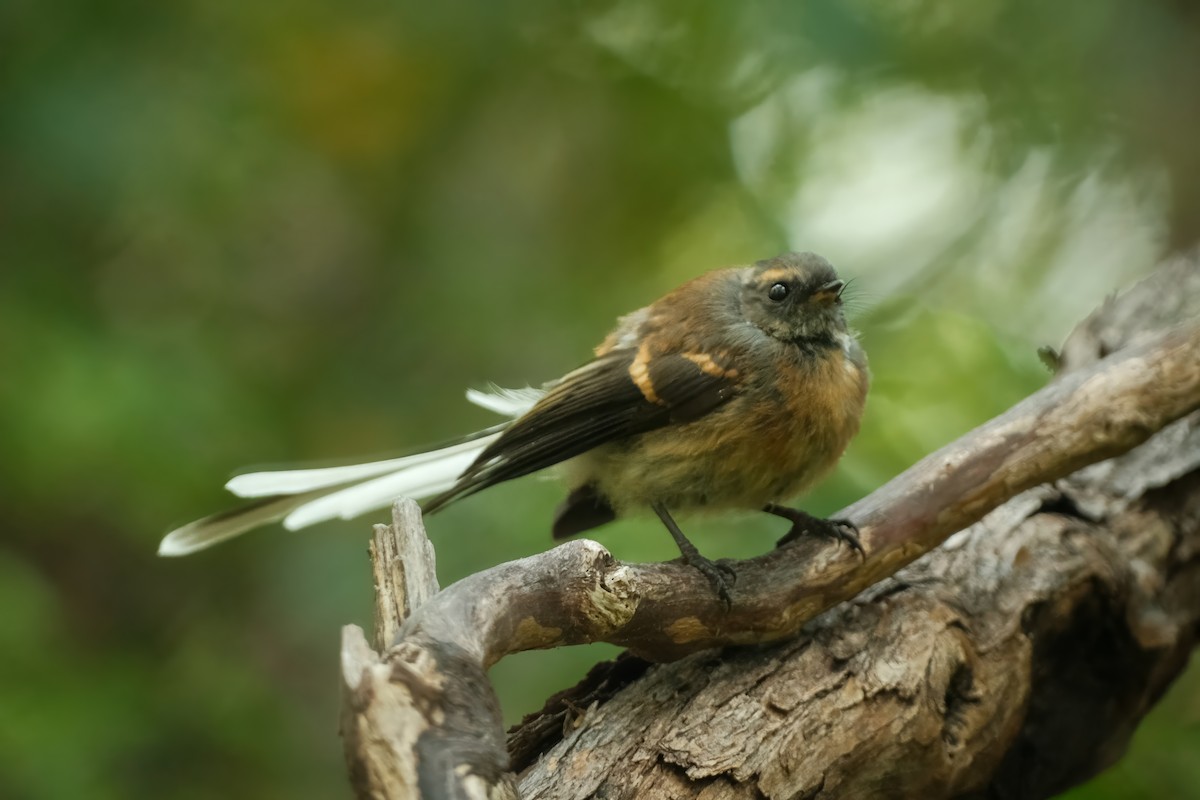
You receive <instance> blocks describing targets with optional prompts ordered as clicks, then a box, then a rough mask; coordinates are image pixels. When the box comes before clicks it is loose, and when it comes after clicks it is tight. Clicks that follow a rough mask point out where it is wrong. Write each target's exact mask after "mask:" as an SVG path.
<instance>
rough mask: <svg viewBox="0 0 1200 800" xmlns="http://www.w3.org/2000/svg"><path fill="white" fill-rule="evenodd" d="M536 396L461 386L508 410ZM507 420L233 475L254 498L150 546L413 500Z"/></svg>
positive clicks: (182, 551) (469, 458)
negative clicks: (344, 457) (318, 463)
mask: <svg viewBox="0 0 1200 800" xmlns="http://www.w3.org/2000/svg"><path fill="white" fill-rule="evenodd" d="M539 396H540V392H539V391H538V390H536V389H524V390H510V389H496V388H493V391H492V392H491V393H484V392H477V391H474V390H471V391H468V393H467V399H468V400H470V401H471V402H472V403H475V404H476V405H479V406H482V407H483V408H487V409H488V410H491V411H495V412H497V413H501V414H507V415H510V416H514V417H515V416H519V415H520V414H522V413H524V412H525V411H526V410H527V409H528V408H529V407H530V406H531V405H532V404H533V403H534V402H536V400H537V398H538V397H539ZM509 424H510V423H509V422H503V423H501V424H499V425H494V426H492V427H491V428H487V429H485V430H482V431H479V432H477V433H474V434H471V435H470V436H467V437H465V438H464V439H461V440H459V441H457V442H454V443H452V444H448V445H446V446H443V447H440V448H437V449H434V450H429V451H427V452H422V453H415V454H413V455H409V456H403V457H401V458H390V459H386V460H383V461H373V462H370V463H366V464H352V465H349V466H344V467H321V468H316V469H290V470H279V471H274V472H270V471H268V472H252V473H247V474H245V475H238V476H236V477H234V478H233V479H231V480H230V481H229V482H228V483H226V484H225V488H226V489H228V490H229V491H230V492H232V493H233V494H235V495H238V496H239V497H247V498H255V501H254V502H252V503H249V504H246V505H243V506H241V507H239V508H234V509H231V510H228V511H223V512H221V513H218V514H213V515H211V516H207V517H204V518H203V519H199V520H196V521H195V522H190V523H188V524H187V525H184V526H182V527H179V528H176V529H175V530H173V531H171V532H170V533H168V534H167V535H166V536H165V537H163V540H162V542H161V544H159V547H158V554H159V555H160V556H182V555H187V554H189V553H194V552H196V551H197V550H203V549H204V548H206V547H211V546H212V545H214V544H217V543H218V542H222V541H225V540H226V539H231V538H233V537H234V536H238V535H240V534H243V533H246V532H247V531H251V530H254V529H255V528H260V527H263V526H265V525H270V524H272V523H275V522H279V521H280V520H282V521H283V525H284V527H285V528H287V529H288V530H299V529H300V528H305V527H308V526H309V525H315V524H317V523H318V522H324V521H325V520H329V519H335V518H341V519H351V518H352V517H356V516H359V515H360V514H365V513H367V512H369V511H374V510H376V509H379V508H384V507H386V506H388V505H389V504H391V503H392V502H393V501H394V500H395V499H396V498H399V497H411V498H413V499H416V500H420V499H422V498H425V497H430V496H432V495H436V494H439V493H442V492H446V491H448V490H449V489H450V488H452V487H453V486H454V485H455V483H456V481H457V480H458V477H459V476H460V475H461V474H462V473H463V471H464V470H466V468H467V467H468V466H470V464H471V463H472V462H473V461H474V460H475V458H476V457H477V456H478V455H479V454H480V453H481V452H483V450H484V449H485V448H487V446H488V445H490V444H491V443H492V442H493V441H495V440H496V439H497V438H498V437H499V436H500V433H501V432H502V431H503V430H504V429H505V428H507V427H508V426H509Z"/></svg>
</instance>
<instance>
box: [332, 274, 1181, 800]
mask: <svg viewBox="0 0 1200 800" xmlns="http://www.w3.org/2000/svg"><path fill="white" fill-rule="evenodd" d="M1197 320H1200V266H1198V262H1197V260H1196V259H1195V258H1185V259H1178V260H1176V261H1174V262H1171V263H1169V264H1167V265H1165V266H1164V267H1163V268H1162V269H1161V270H1160V272H1159V273H1158V274H1156V275H1155V276H1154V277H1153V278H1152V279H1150V280H1148V281H1147V282H1144V283H1143V284H1140V285H1139V286H1138V287H1135V288H1134V289H1133V290H1131V291H1130V292H1128V293H1126V294H1125V295H1124V296H1122V297H1121V298H1120V299H1119V300H1114V301H1110V302H1109V303H1108V304H1106V305H1105V306H1104V307H1103V308H1102V309H1100V310H1098V311H1097V312H1096V313H1095V314H1093V315H1092V317H1090V318H1089V319H1088V320H1087V321H1085V322H1084V323H1083V324H1082V325H1081V326H1080V327H1079V328H1078V329H1077V330H1076V332H1075V333H1074V334H1072V337H1071V338H1070V339H1069V340H1068V342H1067V344H1066V345H1065V346H1064V348H1063V352H1062V355H1061V358H1060V359H1059V362H1060V366H1061V371H1060V374H1059V375H1058V376H1057V377H1056V378H1055V380H1054V381H1053V382H1052V383H1051V384H1050V385H1049V386H1048V387H1046V388H1045V389H1043V390H1041V391H1040V392H1038V393H1036V394H1035V395H1033V396H1031V397H1030V398H1028V399H1027V400H1026V401H1024V402H1022V403H1021V404H1019V405H1018V406H1016V407H1014V408H1013V409H1012V410H1010V411H1009V412H1007V413H1006V414H1004V415H1002V416H1001V417H999V418H997V419H996V420H993V421H992V422H990V423H987V424H986V425H984V426H982V427H981V428H979V429H977V430H976V431H973V432H972V433H970V434H968V435H967V436H965V437H963V438H962V439H960V440H959V441H958V442H956V443H954V444H952V445H950V446H949V447H947V448H944V449H943V450H942V451H939V452H938V453H935V454H934V455H932V456H930V457H929V458H927V459H924V460H923V461H922V462H921V463H919V464H917V465H915V466H914V467H913V468H912V469H910V470H908V471H906V472H905V473H904V474H903V475H901V476H899V477H898V478H897V479H895V480H893V481H892V482H890V483H889V484H888V485H887V486H885V487H883V488H881V489H880V490H879V491H877V492H875V493H873V494H872V495H871V496H870V497H868V498H865V499H864V500H862V501H860V502H859V503H856V504H855V505H853V506H851V507H850V508H849V509H846V510H845V511H844V512H842V513H840V514H839V515H838V516H845V517H848V518H850V519H851V520H853V521H854V522H855V523H856V524H858V526H859V528H860V531H861V534H862V536H861V538H862V543H863V546H864V551H865V554H864V557H863V559H862V560H861V561H860V560H859V558H858V556H857V555H856V554H854V553H853V552H852V551H850V550H849V548H846V547H844V546H842V547H839V546H838V545H836V544H834V543H830V542H822V541H815V540H812V539H807V540H805V539H802V540H800V541H797V542H795V543H794V544H790V545H788V546H786V547H783V548H780V549H778V550H776V551H774V552H773V553H770V554H767V555H765V556H761V557H759V558H756V559H750V560H747V561H741V562H733V566H734V568H735V569H736V571H737V574H738V576H739V577H738V582H737V585H736V588H735V591H734V597H733V601H734V602H733V605H732V608H730V609H728V610H726V609H725V608H724V607H723V606H722V605H721V603H720V602H719V601H718V600H716V598H715V597H714V596H713V594H712V593H711V591H710V590H709V588H708V585H707V583H706V581H705V580H704V579H703V578H701V577H699V576H697V575H696V574H695V572H694V570H690V569H687V568H686V567H683V566H682V565H680V564H678V563H676V562H672V563H668V564H654V565H634V564H621V563H620V562H616V561H615V560H613V559H612V558H611V556H609V555H608V553H607V552H606V551H605V550H604V549H603V548H602V547H600V546H599V545H598V544H596V543H594V542H587V541H581V542H573V543H569V544H566V545H562V546H560V547H558V548H555V549H554V550H551V551H548V552H547V553H543V554H541V555H538V556H534V557H532V558H529V559H524V560H522V561H517V562H513V563H511V564H506V565H501V566H499V567H495V568H492V569H489V570H486V571H484V572H482V573H479V574H477V575H474V576H471V577H470V578H467V579H465V580H463V581H461V582H459V583H458V584H455V585H454V586H451V587H448V588H447V589H446V590H444V591H442V592H440V593H435V591H436V585H431V584H430V583H429V581H430V579H431V578H428V577H427V578H418V579H417V580H416V581H413V580H408V581H407V583H406V584H405V585H404V586H403V587H400V588H399V589H392V588H389V581H388V580H387V578H386V576H389V575H396V574H397V573H398V572H399V574H402V575H409V574H416V575H426V576H431V575H432V568H431V564H432V554H431V551H429V552H427V553H426V554H425V557H423V558H421V557H417V555H415V554H414V555H410V552H420V551H422V550H428V547H427V540H426V539H424V535H423V531H422V530H421V528H420V519H419V513H418V512H417V511H416V510H415V506H411V505H408V506H398V509H397V512H396V513H397V518H396V524H395V525H393V526H392V527H391V528H390V529H386V528H385V529H384V530H382V531H378V532H377V538H376V553H375V555H376V572H377V588H378V589H379V590H380V596H381V601H380V606H381V608H384V609H393V610H394V613H392V615H391V617H390V619H392V622H391V623H390V625H391V628H390V629H396V628H397V627H398V633H396V634H395V635H394V637H393V635H392V634H390V633H389V634H387V638H386V639H384V640H382V641H393V642H394V643H393V645H392V647H391V648H390V649H388V650H387V651H386V652H385V653H384V655H382V656H380V655H377V654H376V653H375V652H374V651H372V650H371V649H370V648H369V647H368V646H367V645H366V641H365V638H364V637H363V636H362V634H361V631H358V630H357V629H356V628H353V626H350V627H348V629H347V633H346V635H345V636H344V643H343V677H344V683H345V698H346V702H345V703H344V708H345V714H344V719H343V732H344V734H345V736H346V749H347V756H348V761H349V763H350V765H351V775H352V779H353V781H354V784H355V787H356V790H357V791H358V793H359V796H360V797H381V798H382V797H414V796H421V797H439V798H440V797H475V796H480V797H482V796H492V797H513V796H517V795H516V793H517V791H518V788H519V792H520V796H521V797H526V798H543V797H544V798H551V797H553V798H567V797H592V796H597V797H639V798H655V797H664V798H666V797H671V798H674V797H690V796H697V797H706V798H722V797H730V798H733V797H822V798H834V797H847V798H861V797H929V798H938V797H975V796H979V797H983V796H987V797H1045V796H1049V795H1052V794H1054V793H1056V792H1058V791H1061V790H1062V789H1064V788H1066V787H1068V786H1070V785H1072V784H1074V783H1077V782H1079V781H1081V780H1083V779H1085V778H1087V777H1088V776H1090V775H1092V774H1094V773H1095V772H1096V771H1097V770H1099V769H1101V768H1103V767H1104V766H1106V765H1107V764H1109V763H1111V762H1112V761H1113V760H1114V759H1115V758H1116V757H1118V756H1119V754H1120V753H1121V752H1122V750H1123V748H1124V746H1125V743H1126V742H1127V740H1128V737H1129V735H1130V734H1131V733H1132V731H1133V729H1134V728H1135V727H1136V724H1137V722H1138V720H1140V718H1141V717H1142V716H1143V715H1144V714H1145V712H1146V711H1147V710H1148V709H1149V707H1150V706H1151V704H1152V703H1153V701H1154V700H1155V699H1156V698H1157V697H1158V696H1159V695H1160V694H1161V692H1162V691H1163V690H1164V689H1165V687H1166V686H1167V685H1168V684H1169V682H1170V680H1171V679H1172V678H1173V677H1174V676H1175V675H1176V674H1177V673H1178V672H1179V671H1180V670H1181V669H1182V667H1183V665H1184V664H1185V663H1186V660H1187V656H1188V654H1189V652H1190V650H1191V648H1192V644H1193V639H1194V636H1195V632H1196V629H1197V623H1198V622H1200V602H1197V601H1198V600H1200V563H1198V561H1197V556H1196V554H1197V553H1198V552H1200V472H1198V467H1200V415H1198V414H1197V413H1195V410H1196V409H1197V408H1198V407H1200V327H1198V326H1197V324H1196V322H1197ZM1160 430H1161V432H1159V433H1157V435H1155V434H1156V432H1158V431H1160ZM1147 439H1149V441H1147ZM1143 442H1144V444H1143ZM1139 445H1140V446H1139ZM1131 448H1132V449H1131ZM1119 453H1124V455H1121V456H1120V457H1117V458H1111V456H1114V455H1116V454H1119ZM1105 459H1108V460H1105ZM1097 462H1099V463H1097ZM1089 464H1094V466H1090V467H1089V466H1087V465H1089ZM1005 501H1007V502H1005ZM1002 503H1003V505H1001V504H1002ZM968 526H970V527H968ZM964 529H965V530H964ZM956 531H959V533H957V534H956V535H954V536H953V537H952V538H951V540H950V541H949V542H946V543H945V545H944V546H942V547H940V548H939V549H937V550H936V551H934V552H932V553H929V551H930V550H932V549H933V548H935V547H937V546H938V545H939V544H941V543H942V542H943V541H945V540H946V538H947V537H949V536H950V535H951V534H954V533H955V532H956ZM423 543H424V544H423ZM926 553H929V554H928V555H927V556H926V557H925V558H923V559H922V560H921V561H920V562H918V563H916V564H911V562H913V561H914V560H915V559H916V558H918V557H919V556H922V555H924V554H926ZM397 561H399V562H401V564H402V566H400V567H398V566H397V565H396V562H397ZM426 562H427V563H426ZM410 563H412V564H426V566H424V567H410V566H409V564H410ZM906 565H908V566H906ZM898 570H899V572H898ZM381 575H382V576H384V578H383V579H381V578H380V577H379V576H381ZM422 581H423V582H422ZM414 587H415V588H414ZM864 590H865V591H864ZM397 595H398V596H400V597H402V598H407V600H403V601H399V602H398V601H396V600H395V599H391V598H392V597H394V596H397ZM856 595H857V597H855V596H856ZM850 598H855V599H853V600H850ZM846 601H849V602H846ZM414 609H415V610H414ZM406 616H407V618H406V619H404V618H405V617H406ZM381 618H382V619H384V620H385V623H384V624H383V625H382V626H381V630H390V629H389V627H388V625H389V623H387V622H386V620H387V619H389V618H388V616H387V614H384V615H383V616H382V617H381ZM401 619H404V621H403V624H399V621H400V620H401ZM601 639H602V640H605V641H612V642H616V643H619V644H624V645H626V646H628V647H629V648H630V649H631V651H633V652H634V653H636V654H637V655H636V656H635V655H627V656H624V657H622V658H621V659H618V660H617V661H616V662H613V663H612V664H608V665H600V666H599V667H597V669H596V670H594V671H593V674H592V675H590V676H589V678H588V679H587V680H585V681H584V683H583V684H581V685H580V686H578V687H575V689H573V690H569V691H568V692H565V693H562V694H561V695H559V696H557V697H555V698H552V699H551V701H550V702H548V704H547V707H546V708H545V709H544V710H543V712H541V713H540V714H539V715H535V716H534V717H532V718H530V719H528V720H526V721H525V723H523V724H522V726H520V727H519V728H518V729H516V730H515V731H514V732H513V733H512V735H511V736H510V737H509V742H508V746H509V750H510V752H511V761H509V759H508V758H506V756H505V753H504V750H503V737H502V732H501V730H500V725H499V720H500V716H499V709H498V706H497V704H496V701H495V697H494V694H493V693H492V692H491V689H490V686H489V684H488V683H487V680H486V669H487V667H489V666H490V665H491V664H492V663H495V661H496V660H498V659H499V658H501V657H503V656H504V655H506V654H508V653H512V652H516V651H518V650H522V649H531V648H535V647H549V646H557V645H560V644H570V643H577V642H584V641H596V640H601ZM732 645H740V646H732ZM746 645H755V646H753V647H750V646H746ZM720 647H723V648H724V649H715V648H720ZM381 649H382V647H381ZM643 658H649V659H652V660H654V661H658V662H667V661H670V662H673V663H663V664H651V663H649V662H647V661H645V660H643Z"/></svg>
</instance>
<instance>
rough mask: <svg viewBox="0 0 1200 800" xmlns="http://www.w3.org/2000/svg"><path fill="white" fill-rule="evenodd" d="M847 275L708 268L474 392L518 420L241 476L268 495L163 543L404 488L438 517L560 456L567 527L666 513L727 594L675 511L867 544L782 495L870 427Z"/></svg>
mask: <svg viewBox="0 0 1200 800" xmlns="http://www.w3.org/2000/svg"><path fill="white" fill-rule="evenodd" d="M844 288H845V283H844V282H843V281H842V280H840V279H839V278H838V276H837V273H836V272H834V269H833V267H832V266H830V264H829V262H827V261H826V260H825V259H823V258H821V257H820V256H818V255H816V254H814V253H785V254H784V255H781V256H778V257H776V258H772V259H769V260H765V261H759V262H757V263H756V264H754V265H752V266H747V267H731V268H728V269H722V270H716V271H713V272H709V273H707V274H705V275H702V276H700V277H698V278H695V279H694V280H691V281H689V282H687V283H685V284H683V285H682V286H680V287H679V288H678V289H675V290H674V291H672V292H671V293H669V294H667V295H666V296H664V297H663V298H661V299H660V300H658V301H657V302H655V303H653V304H651V305H649V306H646V307H645V308H642V309H640V310H638V311H635V312H633V313H632V314H628V315H626V316H624V317H622V318H621V319H620V321H619V322H618V324H617V327H616V330H614V331H613V332H612V333H610V334H609V335H608V338H606V339H605V340H604V342H603V343H602V344H601V345H600V346H599V347H597V348H596V351H595V358H593V359H592V360H591V361H589V362H588V363H586V364H584V365H583V366H582V367H580V368H578V369H576V370H574V371H572V372H569V373H567V374H566V375H564V376H563V377H562V378H559V379H558V380H556V381H551V382H550V383H548V384H546V385H545V386H544V387H543V388H542V389H540V390H539V389H525V390H519V391H509V390H497V391H496V392H495V393H491V394H485V393H481V392H474V391H469V392H468V393H467V397H468V399H469V400H471V401H472V402H474V403H476V404H478V405H481V406H483V407H485V408H488V409H491V410H493V411H497V412H499V413H503V414H507V415H509V416H512V417H513V419H512V420H511V421H509V422H505V423H501V424H500V425H497V426H494V427H492V428H489V429H487V430H484V431H480V432H478V433H476V434H473V435H471V436H468V437H466V438H465V439H463V440H461V441H459V442H457V443H455V444H452V445H449V446H447V447H442V448H440V449H437V450H432V451H429V452H424V453H418V454H416V455H411V456H406V457H403V458H396V459H390V460H387V461H377V462H373V463H369V464H358V465H354V466H347V467H333V468H327V469H302V470H288V471H282V472H256V473H251V474H246V475H239V476H237V477H235V478H233V479H232V480H230V481H229V483H227V484H226V488H227V489H229V491H231V492H233V493H234V494H236V495H238V496H240V497H256V498H261V499H259V500H258V501H256V502H255V503H253V504H250V505H248V506H245V507H242V508H239V509H235V510H233V511H229V512H225V513H221V514H216V515H213V516H210V517H206V518H204V519H201V520H199V521H197V522H192V523H190V524H188V525H184V526H183V527H182V528H179V529H177V530H174V531H172V532H171V533H169V534H168V535H167V536H166V538H164V539H163V541H162V544H161V545H160V546H159V551H158V552H159V554H160V555H166V556H176V555H184V554H186V553H190V552H192V551H195V550H199V549H201V548H204V547H208V546H209V545H211V544H215V543H216V542H219V541H221V540H223V539H228V538H230V537H232V536H236V535H238V534H240V533H243V532H245V531H248V530H251V529H253V528H257V527H259V526H262V525H266V524H269V523H272V522H275V521H277V520H279V519H282V520H283V524H284V527H286V528H289V529H292V530H295V529H298V528H303V527H306V526H308V525H312V524H314V523H317V522H321V521H324V520H327V519H332V518H334V517H341V518H343V519H349V518H351V517H354V516H357V515H359V514H362V513H365V512H367V511H371V510H374V509H377V508H381V507H384V506H387V505H388V504H389V503H391V502H392V501H393V500H394V499H395V498H397V497H401V496H409V497H413V498H418V499H420V498H425V497H429V498H431V499H429V500H428V501H427V502H426V503H425V506H424V510H425V512H426V513H429V512H432V511H436V510H438V509H440V508H442V507H444V506H446V505H448V504H449V503H452V502H454V501H456V500H460V499H462V498H464V497H467V496H468V495H472V494H475V493H476V492H478V491H481V490H483V489H486V488H488V487H489V486H494V485H495V484H497V483H501V482H503V481H507V480H510V479H512V478H518V477H520V476H522V475H528V474H529V473H531V472H536V471H538V470H542V469H545V468H547V467H551V466H554V465H559V467H560V470H561V473H562V476H563V477H564V478H565V480H566V483H567V486H568V488H569V489H570V492H569V494H568V495H567V499H566V500H565V501H564V502H563V503H562V505H561V506H559V508H558V511H557V513H556V514H555V516H554V522H553V526H552V532H553V535H554V537H555V538H556V539H557V538H562V537H565V536H571V535H573V534H577V533H581V532H583V531H586V530H590V529H591V528H595V527H597V526H599V525H603V524H605V523H606V522H610V521H612V520H614V519H616V518H617V517H620V516H624V515H626V514H627V513H630V512H634V511H638V510H642V509H653V510H654V512H655V513H656V514H657V515H658V516H659V517H660V518H661V519H662V521H663V523H664V524H665V525H666V526H667V529H668V530H669V531H670V532H671V534H672V536H673V537H674V538H675V540H676V543H677V544H678V545H679V547H680V550H681V552H682V553H683V555H684V557H685V559H686V560H687V561H688V562H689V563H691V564H693V565H694V566H696V567H697V568H699V569H700V570H701V571H703V572H704V573H705V574H706V575H707V576H708V577H709V578H710V580H712V581H713V583H714V585H715V586H716V588H717V589H718V590H719V591H720V592H721V594H722V596H723V597H724V598H725V599H726V600H728V594H727V591H728V586H727V582H726V577H728V575H727V574H723V572H722V569H723V568H722V569H718V567H717V565H715V564H713V563H712V562H710V561H708V560H707V559H705V558H703V557H702V556H700V554H699V553H698V552H696V549H695V548H694V547H693V546H692V545H691V543H690V542H688V540H687V539H686V538H685V537H684V536H683V534H682V533H681V532H680V530H679V527H678V526H677V525H676V524H675V521H674V520H673V519H672V517H671V513H672V512H678V511H688V510H695V509H762V510H764V511H767V512H769V513H772V514H776V515H779V516H783V517H786V518H788V519H790V520H792V522H793V530H792V533H790V534H789V536H793V535H797V534H799V533H803V532H804V530H805V529H806V528H809V529H813V530H814V532H818V531H819V532H823V533H832V534H835V535H837V536H839V537H841V538H843V539H845V540H846V541H848V542H849V543H850V544H852V545H854V546H855V547H857V545H858V543H857V539H856V538H855V537H854V530H853V528H852V527H850V526H847V525H845V524H844V523H834V524H830V523H828V522H826V521H821V520H814V519H813V518H812V517H810V516H808V515H807V514H805V513H804V512H801V511H797V510H795V509H790V508H785V507H783V506H780V505H777V504H778V503H779V502H781V501H783V500H785V499H787V498H788V497H791V496H792V495H795V494H797V493H798V492H800V491H801V490H803V489H805V488H806V487H808V486H810V485H811V484H812V483H813V482H814V481H816V480H817V479H818V478H819V477H821V476H822V475H824V474H825V473H826V472H828V471H829V470H830V469H831V468H832V467H833V465H834V464H835V463H836V462H837V460H838V458H839V457H841V455H842V452H843V451H844V450H845V448H846V445H847V444H848V443H849V442H850V439H851V438H852V437H853V436H854V434H855V433H857V432H858V426H859V420H860V418H861V416H862V412H863V406H864V403H865V401H866V394H867V383H868V372H867V366H866V356H865V354H864V353H863V350H862V348H861V347H859V345H858V342H857V341H856V340H855V338H854V335H853V334H852V333H851V332H850V330H849V329H848V328H847V326H846V321H845V318H844V316H843V313H842V299H841V296H842V290H843V289H844Z"/></svg>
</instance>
